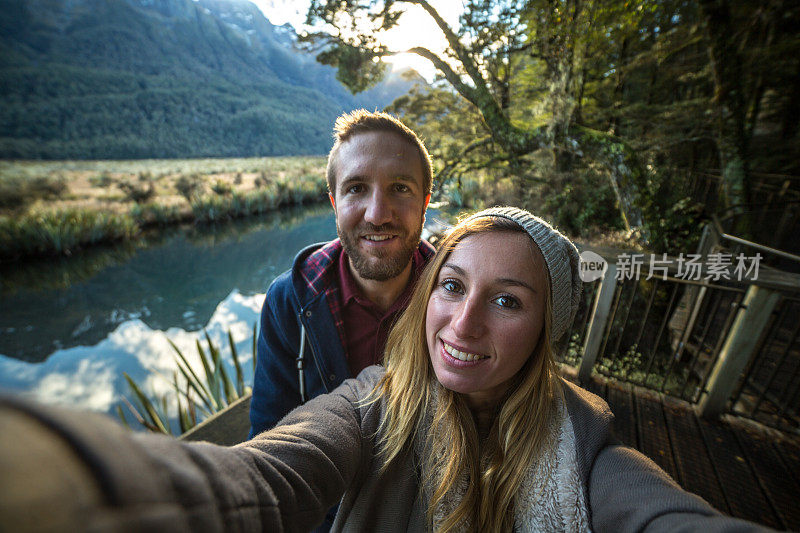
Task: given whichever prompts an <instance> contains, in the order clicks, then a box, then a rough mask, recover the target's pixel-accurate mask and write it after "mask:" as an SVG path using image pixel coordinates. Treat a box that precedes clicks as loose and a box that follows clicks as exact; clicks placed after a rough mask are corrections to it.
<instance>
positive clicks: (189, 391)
mask: <svg viewBox="0 0 800 533" xmlns="http://www.w3.org/2000/svg"><path fill="white" fill-rule="evenodd" d="M203 335H204V337H205V347H204V344H203V343H202V342H201V340H200V339H197V341H196V346H197V355H198V357H199V358H200V363H201V365H202V367H203V372H202V373H200V374H199V375H198V373H197V372H195V371H194V369H193V368H192V365H190V364H189V361H188V359H187V358H186V356H185V355H184V354H183V352H182V351H181V350H180V348H178V347H177V346H176V345H175V343H173V342H172V341H171V340H170V339H167V341H168V342H169V344H170V346H172V349H173V350H174V351H175V363H176V365H177V367H178V369H177V371H175V372H173V374H172V378H171V380H170V382H171V385H172V389H173V392H174V394H170V395H161V396H159V397H157V398H156V399H151V398H150V397H148V396H147V395H146V394H145V393H144V392H143V391H142V388H141V386H139V384H138V383H136V381H135V380H134V379H133V378H131V377H130V376H129V375H128V374H127V373H123V375H124V376H125V380H126V381H127V382H128V386H129V387H130V389H131V392H132V393H133V397H134V401H135V402H136V405H134V402H131V401H130V400H128V399H127V398H124V397H123V401H124V402H125V404H126V405H127V407H128V409H129V410H130V412H131V413H132V415H133V417H134V418H135V419H136V421H137V422H138V423H139V424H141V425H142V426H144V427H145V428H147V429H148V430H150V431H153V432H157V433H165V434H168V435H169V434H172V428H171V426H170V424H169V413H170V412H171V411H172V410H173V409H171V408H170V407H174V408H175V410H176V411H177V419H178V426H179V427H180V433H179V434H182V433H185V432H187V431H188V430H189V429H191V428H193V427H194V426H196V425H197V424H198V423H199V422H202V421H203V420H205V419H206V418H208V417H210V416H211V415H213V414H214V413H218V412H220V411H222V410H223V409H225V408H226V407H227V406H228V405H230V404H231V403H233V402H235V401H236V400H238V399H239V398H241V397H243V396H244V395H246V394H249V393H250V387H247V386H246V385H245V382H244V373H243V372H242V366H241V363H240V362H239V356H238V353H237V350H236V343H235V342H234V341H233V335H232V334H231V332H230V330H228V345H229V347H230V350H231V356H232V359H233V367H234V373H233V374H232V373H231V372H230V370H229V369H228V368H227V365H226V364H225V363H224V361H223V360H222V357H221V354H220V349H219V348H218V347H217V346H216V345H215V344H214V342H213V341H212V340H211V337H209V335H208V332H205V331H204V332H203ZM252 350H253V351H252V353H253V372H254V373H255V364H256V358H255V353H256V325H255V324H253V344H252ZM232 376H233V377H232ZM168 396H169V398H168ZM171 401H174V404H173V405H172V406H170V402H171ZM117 415H118V416H119V418H120V419H121V420H122V421H123V422H124V423H125V424H126V425H128V420H127V418H126V417H125V414H124V412H123V410H122V407H120V406H117Z"/></svg>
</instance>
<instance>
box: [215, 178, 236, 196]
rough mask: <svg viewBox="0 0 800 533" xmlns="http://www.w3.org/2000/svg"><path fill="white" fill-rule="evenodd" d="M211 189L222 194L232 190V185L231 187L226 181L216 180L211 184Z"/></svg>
mask: <svg viewBox="0 0 800 533" xmlns="http://www.w3.org/2000/svg"><path fill="white" fill-rule="evenodd" d="M211 190H212V191H214V194H220V195H223V196H224V195H226V194H230V193H231V191H233V187H231V184H230V183H228V182H226V181H222V180H217V181H215V182H214V183H213V185H211Z"/></svg>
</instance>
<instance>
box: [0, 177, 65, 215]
mask: <svg viewBox="0 0 800 533" xmlns="http://www.w3.org/2000/svg"><path fill="white" fill-rule="evenodd" d="M66 191H67V182H66V180H65V179H64V178H63V176H36V177H34V178H26V177H21V176H9V177H5V176H3V177H0V208H10V209H17V208H22V207H26V206H28V205H30V204H31V203H33V202H35V201H36V200H49V199H53V198H60V197H61V196H62V195H63V194H64V193H65V192H66Z"/></svg>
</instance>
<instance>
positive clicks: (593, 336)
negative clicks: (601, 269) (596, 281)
mask: <svg viewBox="0 0 800 533" xmlns="http://www.w3.org/2000/svg"><path fill="white" fill-rule="evenodd" d="M616 288H617V265H616V264H614V263H612V262H611V261H609V262H608V269H606V272H605V274H603V279H602V281H601V282H600V293H599V294H598V295H597V299H596V300H595V302H594V308H593V309H592V314H591V316H590V317H589V331H588V332H586V340H585V341H584V343H583V355H582V357H581V367H580V369H579V370H578V381H580V382H581V383H588V382H589V379H591V377H592V368H594V363H595V360H596V359H597V352H598V350H599V349H600V342H601V341H602V340H603V333H604V332H605V329H606V321H607V320H608V313H609V311H611V302H612V301H613V299H614V291H615V290H616Z"/></svg>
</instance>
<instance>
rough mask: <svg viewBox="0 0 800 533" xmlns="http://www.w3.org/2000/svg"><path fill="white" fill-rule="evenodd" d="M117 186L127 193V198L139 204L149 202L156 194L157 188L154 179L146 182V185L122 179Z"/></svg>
mask: <svg viewBox="0 0 800 533" xmlns="http://www.w3.org/2000/svg"><path fill="white" fill-rule="evenodd" d="M117 186H118V187H119V188H120V189H122V192H123V193H125V199H126V200H129V201H132V202H136V203H137V204H143V203H146V202H149V201H150V200H151V199H152V198H153V196H155V194H156V189H155V187H154V186H153V182H152V181H148V182H146V185H145V184H141V185H140V184H136V183H129V182H124V181H122V182H119V183H118V184H117Z"/></svg>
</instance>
